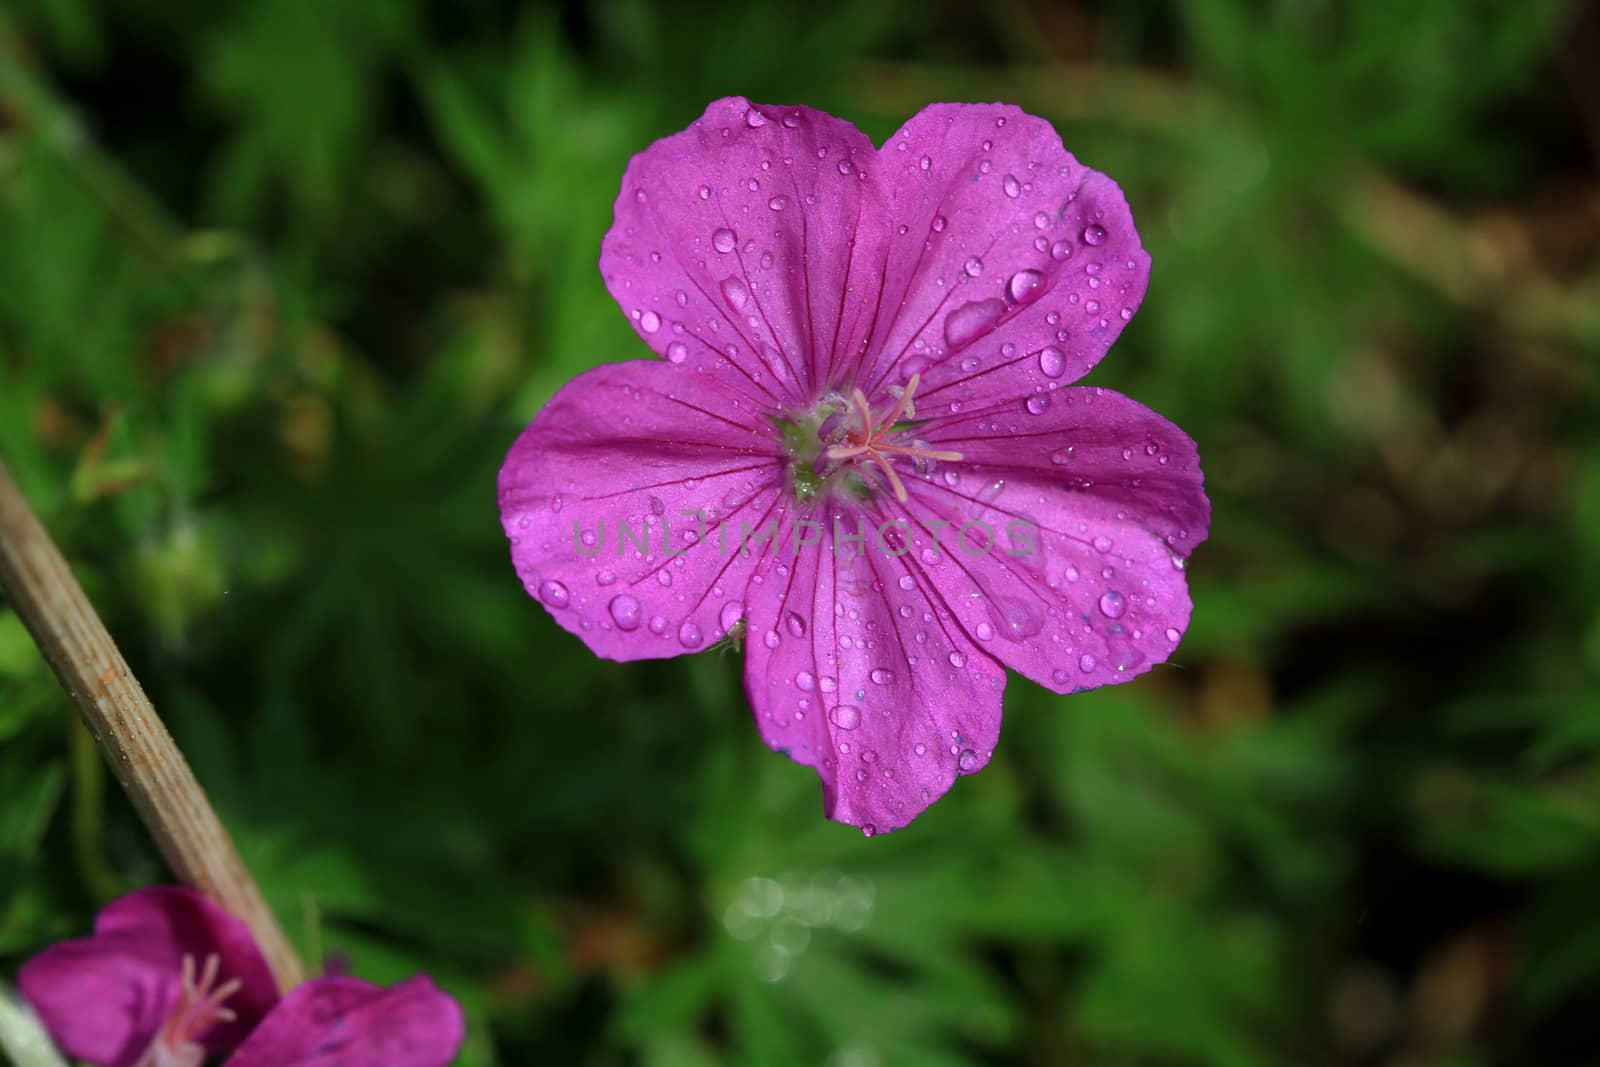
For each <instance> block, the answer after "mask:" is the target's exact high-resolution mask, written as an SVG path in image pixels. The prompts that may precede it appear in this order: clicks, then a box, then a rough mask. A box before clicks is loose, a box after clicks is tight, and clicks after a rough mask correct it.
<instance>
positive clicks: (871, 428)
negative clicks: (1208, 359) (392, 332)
mask: <svg viewBox="0 0 1600 1067" xmlns="http://www.w3.org/2000/svg"><path fill="white" fill-rule="evenodd" d="M1149 267H1150V258H1149V256H1148V255H1146V253H1145V251H1144V249H1143V247H1142V246H1141V244H1140V241H1139V235H1138V233H1137V232H1136V231H1135V229H1134V225H1133V218H1132V216H1131V215H1130V213H1129V210H1128V205H1127V202H1126V200H1125V199H1124V198H1123V195H1122V192H1121V190H1119V189H1118V187H1117V186H1116V184H1115V183H1114V182H1112V181H1111V180H1110V179H1109V178H1107V177H1105V176H1104V175H1102V174H1099V173H1097V172H1095V171H1093V170H1090V169H1088V168H1086V167H1084V166H1082V165H1080V164H1079V163H1078V162H1077V161H1076V160H1075V159H1073V157H1072V156H1071V155H1069V154H1068V153H1067V152H1066V151H1065V150H1064V149H1063V148H1062V146H1061V141H1060V138H1059V137H1057V135H1056V133H1055V131H1054V130H1053V129H1052V128H1051V127H1050V125H1049V124H1048V123H1046V122H1044V121H1042V120H1040V119H1037V118H1034V117H1032V116H1030V115H1027V114H1024V113H1023V112H1021V111H1020V110H1018V109H1016V108H1014V107H1008V106H1004V105H999V104H935V105H932V106H930V107H928V108H926V109H925V110H923V111H922V112H921V113H920V114H918V115H917V116H916V117H914V118H913V119H911V121H909V122H908V123H906V125H905V126H904V127H902V128H901V129H900V131H899V132H898V133H897V134H895V136H893V137H892V138H890V140H889V142H888V143H887V144H886V145H885V146H884V147H883V148H882V149H875V148H874V147H873V145H872V143H871V142H870V141H869V140H867V138H866V137H865V136H863V135H862V134H861V133H860V132H859V131H858V130H856V129H855V127H853V126H851V125H850V124H849V123H846V122H842V121H840V120H838V119H835V118H832V117H830V116H828V115H825V114H823V113H821V112H818V111H813V110H811V109H809V108H797V107H767V106H762V105H755V104H751V103H749V102H748V101H746V100H743V99H738V98H733V99H726V100H719V101H716V102H715V103H713V104H711V106H710V107H709V108H707V110H706V113H705V115H704V116H703V117H702V118H701V119H700V120H699V121H698V122H696V123H694V124H693V125H692V126H690V127H689V129H687V130H685V131H684V132H682V133H680V134H676V135H674V136H671V137H668V138H666V139H664V140H662V141H659V142H657V143H656V144H654V145H652V146H651V147H650V148H648V149H646V150H645V151H644V152H642V153H640V154H639V155H638V156H636V157H635V158H634V160H633V162H632V163H631V164H630V165H629V167H628V170H627V173H626V174H625V175H624V176H623V181H622V191H621V194H620V196H619V197H618V199H617V203H616V221H615V223H614V225H613V226H612V228H611V231H610V233H609V234H607V236H606V239H605V241H604V243H603V244H602V246H601V254H600V269H601V273H602V274H603V276H604V278H605V281H606V285H607V287H608V288H609V289H610V291H611V294H612V296H614V297H615V298H616V300H617V302H618V303H619V304H620V305H621V306H622V309H623V311H624V312H625V313H626V314H627V316H628V319H629V321H630V322H631V323H632V324H633V327H634V330H635V331H636V332H637V333H638V334H639V336H640V337H642V338H643V339H644V341H645V342H646V343H647V344H648V345H649V346H650V347H651V348H652V349H653V350H654V351H655V352H656V354H657V355H659V356H661V357H663V358H662V360H660V361H656V360H650V361H640V362H631V363H622V364H614V365H608V366H602V367H598V368H596V369H594V370H591V371H588V372H586V373H584V374H582V375H580V376H579V377H578V378H576V379H574V380H573V381H572V382H570V383H568V384H567V386H566V387H565V388H563V389H561V390H560V391H559V392H558V393H557V394H556V396H555V397H554V398H553V399H552V400H551V401H550V403H549V404H548V405H546V407H545V408H544V410H542V411H541V412H540V413H539V415H538V417H537V418H535V419H534V421H533V423H532V425H530V426H529V427H528V428H527V430H526V431H524V433H523V434H522V436H521V437H520V438H519V439H518V440H517V442H516V444H515V445H514V446H513V447H512V449H511V452H510V454H509V456H508V457H507V458H506V462H505V465H504V467H503V468H502V470H501V472H500V484H499V490H500V507H501V515H502V519H503V522H504V525H505V528H506V532H507V534H508V535H509V537H510V539H511V544H512V559H513V562H514V563H515V566H516V568H517V572H518V574H519V576H520V577H521V578H522V580H523V582H524V584H525V586H526V587H527V589H528V591H529V592H530V593H532V594H533V595H534V596H535V597H537V598H538V599H539V600H540V601H541V602H542V603H543V604H544V605H545V607H546V608H547V609H548V610H549V611H550V613H551V614H552V616H553V617H554V618H555V619H556V621H557V622H558V623H560V624H561V625H562V626H563V627H565V628H566V629H567V630H569V631H571V632H572V633H574V634H576V635H577V636H578V637H579V638H580V639H581V640H583V641H584V643H585V644H587V645H588V646H589V647H590V648H591V649H593V650H594V651H595V652H596V653H598V654H599V655H602V656H606V657H608V658H611V659H616V660H622V661H627V660H636V659H647V658H654V657H664V656H674V655H679V654H682V653H685V652H693V651H695V650H697V649H700V648H703V647H705V646H706V645H707V644H708V643H710V642H712V641H715V640H717V639H719V638H731V639H733V641H734V642H735V643H738V642H740V641H742V642H744V643H745V644H746V645H747V646H748V647H747V651H746V652H745V687H746V690H747V692H748V695H749V698H750V702H751V704H752V705H753V707H754V709H755V712H756V718H757V723H758V726H759V728H760V730H761V733H762V736H763V737H764V738H765V740H766V741H767V743H768V744H769V745H770V746H772V747H773V748H775V749H777V750H779V751H781V752H785V753H787V754H788V755H789V756H791V757H792V758H793V759H795V760H797V761H799V762H801V763H803V764H806V765H808V766H810V767H813V768H815V769H816V771H817V773H818V775H819V776H820V778H821V779H822V785H823V799H824V805H825V809H826V811H827V814H828V815H829V816H830V817H831V818H834V819H838V820H840V821H843V822H846V823H850V824H852V825H855V826H859V827H860V828H861V829H862V830H863V831H865V832H867V833H868V834H871V833H876V832H880V831H885V830H890V829H894V828H897V827H901V826H904V825H905V824H906V823H908V822H909V821H910V820H911V819H913V818H914V817H915V816H916V815H917V814H918V813H919V812H921V811H922V810H923V809H924V808H926V807H927V806H928V805H929V804H930V803H932V801H933V800H935V799H936V798H937V797H939V796H941V795H942V794H943V793H944V792H945V791H946V790H948V789H949V788H950V785H951V783H952V782H953V781H954V780H955V778H956V777H957V776H959V775H961V774H967V773H971V772H973V771H976V770H978V769H980V768H981V767H983V766H984V764H985V763H986V762H987V761H988V759H989V756H990V754H991V752H992V750H993V748H994V745H995V743H996V741H997V739H998V736H999V728H1000V715H1001V690H1002V689H1003V687H1004V685H1005V668H1007V667H1009V668H1011V669H1013V670H1016V671H1018V672H1019V673H1021V674H1023V675H1026V676H1027V677H1029V678H1031V679H1033V680H1034V681H1036V682H1038V683H1040V684H1041V685H1044V686H1047V687H1049V688H1050V689H1052V690H1054V691H1056V692H1059V693H1068V692H1074V691H1077V690H1080V689H1084V688H1092V687H1095V686H1100V685H1106V684H1110V683H1115V682H1122V681H1126V680H1128V679H1129V678H1132V677H1134V676H1135V675H1137V674H1140V673H1142V672H1144V671H1146V670H1149V669H1150V668H1151V667H1152V666H1153V665H1154V664H1156V663H1159V662H1161V661H1162V660H1164V659H1166V657H1167V656H1169V655H1170V654H1171V653H1172V651H1173V649H1174V648H1175V647H1176V646H1177V644H1178V641H1179V639H1180V638H1181V637H1182V634H1183V631H1184V629H1185V628H1186V626H1187V625H1188V620H1189V613H1190V601H1189V596H1188V592H1187V587H1186V583H1185V575H1184V563H1185V560H1186V559H1187V557H1188V555H1189V553H1190V552H1191V551H1193V549H1194V547H1195V546H1196V545H1197V544H1199V543H1200V542H1201V541H1202V540H1204V538H1205V535H1206V531H1207V527H1208V524H1209V521H1210V505H1209V503H1208V502H1207V500H1206V497H1205V493H1204V491H1203V488H1202V477H1201V471H1200V464H1199V458H1198V455H1197V453H1196V450H1195V446H1194V442H1192V441H1191V440H1190V439H1189V438H1188V437H1187V436H1186V435H1185V434H1184V433H1183V432H1182V431H1181V430H1179V429H1178V428H1177V427H1175V426H1173V425H1172V424H1171V423H1169V422H1167V421H1166V420H1165V419H1162V418H1161V417H1160V416H1158V415H1156V414H1155V413H1153V412H1151V411H1150V410H1148V409H1147V408H1144V407H1142V406H1141V405H1139V404H1137V403H1135V402H1133V401H1132V400H1129V399H1128V398H1126V397H1124V396H1121V395H1119V394H1117V393H1113V392H1110V391H1107V390H1104V389H1097V388H1091V387H1080V386H1074V385H1073V384H1072V383H1073V382H1074V381H1076V380H1077V379H1078V378H1080V377H1082V376H1083V375H1084V374H1086V373H1087V372H1088V371H1089V370H1090V369H1091V368H1092V367H1093V366H1094V365H1095V364H1096V363H1097V362H1098V361H1099V359H1100V358H1101V357H1102V356H1103V355H1104V354H1105V352H1106V350H1107V349H1108V348H1109V347H1110V345H1111V343H1112V342H1113V341H1114V340H1115V339H1116V337H1117V335H1118V334H1120V333H1121V331H1122V328H1123V327H1124V326H1125V325H1126V323H1127V322H1128V321H1129V320H1130V319H1131V318H1132V317H1133V315H1134V312H1135V311H1136V310H1137V309H1138V307H1139V304H1140V301H1141V300H1142V299H1143V297H1144V293H1145V287H1146V283H1147V281H1148V276H1149Z"/></svg>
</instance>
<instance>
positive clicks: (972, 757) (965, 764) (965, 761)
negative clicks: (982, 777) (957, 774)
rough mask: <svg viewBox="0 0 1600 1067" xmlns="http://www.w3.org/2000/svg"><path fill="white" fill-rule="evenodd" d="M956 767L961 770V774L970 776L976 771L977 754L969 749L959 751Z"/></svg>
mask: <svg viewBox="0 0 1600 1067" xmlns="http://www.w3.org/2000/svg"><path fill="white" fill-rule="evenodd" d="M956 766H957V767H960V768H961V773H962V774H971V773H972V772H973V771H975V770H977V769H978V754H977V753H976V752H974V751H972V749H970V748H964V749H962V750H961V755H959V756H957V757H956Z"/></svg>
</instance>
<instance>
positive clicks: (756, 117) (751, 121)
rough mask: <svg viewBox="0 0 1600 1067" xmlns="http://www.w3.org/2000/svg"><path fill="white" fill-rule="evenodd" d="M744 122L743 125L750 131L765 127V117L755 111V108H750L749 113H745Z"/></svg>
mask: <svg viewBox="0 0 1600 1067" xmlns="http://www.w3.org/2000/svg"><path fill="white" fill-rule="evenodd" d="M744 121H745V125H747V126H749V127H750V128H751V129H756V128H757V127H760V126H765V125H766V124H767V117H766V116H765V115H763V114H762V113H761V112H759V111H757V110H756V109H755V108H751V109H750V110H749V111H746V112H745V114H744Z"/></svg>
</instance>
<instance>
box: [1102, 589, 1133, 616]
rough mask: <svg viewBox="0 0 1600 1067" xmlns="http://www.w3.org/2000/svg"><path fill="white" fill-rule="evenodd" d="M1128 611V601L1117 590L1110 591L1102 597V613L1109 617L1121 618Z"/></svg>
mask: <svg viewBox="0 0 1600 1067" xmlns="http://www.w3.org/2000/svg"><path fill="white" fill-rule="evenodd" d="M1127 613H1128V602H1127V601H1126V600H1124V599H1123V598H1122V594H1121V593H1118V592H1116V591H1115V590H1112V591H1108V592H1107V593H1106V594H1105V595H1104V596H1102V597H1101V598H1100V614H1102V615H1104V616H1105V617H1106V618H1108V619H1120V618H1122V616H1124V615H1126V614H1127Z"/></svg>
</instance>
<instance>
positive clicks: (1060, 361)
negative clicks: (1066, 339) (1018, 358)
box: [1039, 345, 1067, 378]
mask: <svg viewBox="0 0 1600 1067" xmlns="http://www.w3.org/2000/svg"><path fill="white" fill-rule="evenodd" d="M1066 372H1067V356H1066V353H1064V352H1062V351H1061V349H1059V348H1057V347H1055V346H1054V345H1051V346H1049V347H1048V348H1045V349H1043V350H1042V351H1040V353H1039V373H1040V374H1043V375H1044V376H1045V377H1046V378H1059V377H1061V376H1062V375H1063V374H1065V373H1066Z"/></svg>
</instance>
